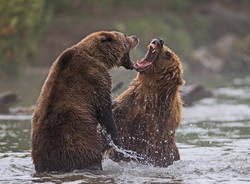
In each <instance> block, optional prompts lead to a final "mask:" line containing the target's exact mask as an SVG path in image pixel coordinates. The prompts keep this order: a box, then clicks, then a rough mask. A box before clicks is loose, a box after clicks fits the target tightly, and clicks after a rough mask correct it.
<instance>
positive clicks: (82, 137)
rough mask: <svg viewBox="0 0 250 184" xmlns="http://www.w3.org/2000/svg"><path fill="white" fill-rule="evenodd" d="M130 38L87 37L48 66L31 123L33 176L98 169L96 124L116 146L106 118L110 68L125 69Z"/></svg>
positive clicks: (116, 35)
mask: <svg viewBox="0 0 250 184" xmlns="http://www.w3.org/2000/svg"><path fill="white" fill-rule="evenodd" d="M137 43H138V40H137V39H136V37H135V36H132V37H127V36H125V35H124V34H122V33H118V32H105V31H102V32H97V33H93V34H91V35H89V36H87V37H86V38H84V39H83V40H82V41H80V42H79V43H77V44H76V45H74V46H72V47H71V48H69V49H66V50H65V51H64V52H63V53H62V54H61V55H60V56H59V57H58V58H57V59H56V61H55V62H54V63H53V65H52V67H51V69H50V72H49V75H48V77H47V79H46V81H45V83H44V85H43V87H42V91H41V93H40V96H39V98H38V101H37V107H36V109H35V112H34V116H33V119H32V152H31V155H32V159H33V163H34V165H35V170H36V172H37V173H41V172H69V171H72V170H75V169H102V166H101V159H102V155H101V151H102V144H101V139H100V136H99V134H98V133H97V125H98V124H100V125H101V126H103V128H105V129H106V131H107V132H108V133H109V134H110V135H111V137H112V139H113V141H114V143H115V144H117V145H119V144H120V142H119V136H118V133H117V128H116V125H115V123H114V121H113V118H112V109H111V94H110V90H111V78H110V75H109V73H108V70H110V69H111V68H112V67H114V66H125V67H126V68H128V69H129V68H131V64H130V60H129V58H128V56H129V55H128V52H129V50H130V49H131V48H133V47H135V45H136V44H137Z"/></svg>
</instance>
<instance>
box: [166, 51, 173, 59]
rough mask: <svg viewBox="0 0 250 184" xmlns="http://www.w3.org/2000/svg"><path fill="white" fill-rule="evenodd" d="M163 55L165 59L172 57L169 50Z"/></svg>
mask: <svg viewBox="0 0 250 184" xmlns="http://www.w3.org/2000/svg"><path fill="white" fill-rule="evenodd" d="M165 56H166V58H167V59H171V58H172V54H171V53H170V52H168V51H167V52H166V53H165Z"/></svg>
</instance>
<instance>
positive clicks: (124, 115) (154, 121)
mask: <svg viewBox="0 0 250 184" xmlns="http://www.w3.org/2000/svg"><path fill="white" fill-rule="evenodd" d="M148 47H149V49H148V52H147V54H146V56H145V57H144V58H143V59H142V60H141V61H139V62H137V63H136V64H135V65H134V68H135V69H136V70H137V71H138V74H137V77H136V78H135V79H134V80H133V81H132V83H131V85H130V86H129V88H128V89H127V90H126V91H125V92H123V93H122V94H121V95H120V96H119V97H117V98H116V100H115V103H114V104H113V116H114V119H115V122H116V123H117V127H118V131H119V134H120V138H121V140H122V143H123V145H124V147H125V148H126V149H127V150H132V151H135V152H136V153H137V154H138V155H137V156H140V159H139V161H141V162H142V163H149V164H151V165H153V166H159V167H167V166H168V165H170V164H172V163H173V162H174V161H175V160H179V159H180V156H179V151H178V149H177V147H176V144H175V130H176V128H177V127H178V126H179V125H180V121H181V113H182V100H181V98H180V94H179V87H180V86H181V85H183V84H184V80H183V79H182V73H183V71H182V66H181V62H180V59H179V58H178V56H177V55H176V54H175V53H174V52H173V51H172V50H170V49H169V48H168V47H167V46H165V45H164V42H163V40H162V39H154V40H152V42H151V43H150V44H149V46H148ZM113 153H114V152H113ZM110 156H111V157H112V152H111V155H110ZM113 159H114V160H120V159H122V160H126V158H125V157H124V156H123V155H121V154H119V153H116V154H113Z"/></svg>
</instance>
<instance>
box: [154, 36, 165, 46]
mask: <svg viewBox="0 0 250 184" xmlns="http://www.w3.org/2000/svg"><path fill="white" fill-rule="evenodd" d="M152 44H155V45H160V46H162V45H163V44H164V41H163V39H161V38H156V39H154V40H153V41H152Z"/></svg>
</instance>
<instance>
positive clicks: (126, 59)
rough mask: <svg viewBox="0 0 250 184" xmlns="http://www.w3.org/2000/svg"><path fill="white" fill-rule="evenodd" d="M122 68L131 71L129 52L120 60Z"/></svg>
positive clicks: (131, 63) (131, 64)
mask: <svg viewBox="0 0 250 184" xmlns="http://www.w3.org/2000/svg"><path fill="white" fill-rule="evenodd" d="M121 63H122V66H123V67H124V68H126V69H129V70H133V64H134V62H133V61H132V60H131V59H130V55H129V52H127V53H126V54H124V56H123V57H122V59H121Z"/></svg>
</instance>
